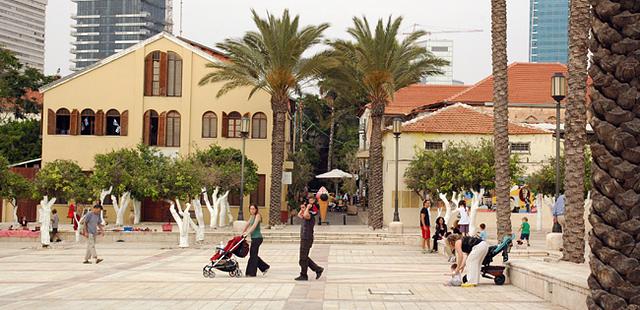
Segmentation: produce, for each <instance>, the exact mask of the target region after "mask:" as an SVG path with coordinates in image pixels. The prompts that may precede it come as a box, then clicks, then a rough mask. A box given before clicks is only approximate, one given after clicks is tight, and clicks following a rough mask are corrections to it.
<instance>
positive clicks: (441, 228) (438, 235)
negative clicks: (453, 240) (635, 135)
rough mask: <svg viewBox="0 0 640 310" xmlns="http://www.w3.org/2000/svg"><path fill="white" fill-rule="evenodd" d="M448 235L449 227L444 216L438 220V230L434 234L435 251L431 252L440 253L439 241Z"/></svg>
mask: <svg viewBox="0 0 640 310" xmlns="http://www.w3.org/2000/svg"><path fill="white" fill-rule="evenodd" d="M446 234H447V225H446V224H445V223H444V218H443V217H442V216H440V217H438V218H437V219H436V230H435V231H434V233H433V250H431V252H434V253H435V252H438V240H440V239H442V238H444V236H445V235H446Z"/></svg>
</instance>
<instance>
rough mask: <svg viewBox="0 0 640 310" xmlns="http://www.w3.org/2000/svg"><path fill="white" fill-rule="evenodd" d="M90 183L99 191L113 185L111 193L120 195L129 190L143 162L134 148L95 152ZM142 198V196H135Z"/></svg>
mask: <svg viewBox="0 0 640 310" xmlns="http://www.w3.org/2000/svg"><path fill="white" fill-rule="evenodd" d="M94 160H95V165H94V168H93V175H92V176H91V183H92V184H93V187H94V188H95V189H96V190H97V191H100V190H102V189H106V188H109V187H111V186H112V187H113V190H112V191H111V193H112V194H113V195H116V196H120V195H122V194H124V193H126V192H129V193H130V192H131V191H132V189H133V188H134V186H135V182H136V181H137V180H136V176H137V175H138V173H139V172H141V170H144V167H143V162H142V160H141V158H140V156H139V155H138V152H137V150H136V149H126V148H125V149H120V150H116V151H111V152H109V153H106V154H96V156H95V159H94ZM137 198H139V199H142V198H143V197H137Z"/></svg>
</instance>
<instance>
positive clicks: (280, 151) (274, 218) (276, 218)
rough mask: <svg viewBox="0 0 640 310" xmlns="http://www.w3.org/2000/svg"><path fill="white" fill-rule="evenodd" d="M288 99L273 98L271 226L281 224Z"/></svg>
mask: <svg viewBox="0 0 640 310" xmlns="http://www.w3.org/2000/svg"><path fill="white" fill-rule="evenodd" d="M288 100H289V99H288V98H287V97H284V99H283V100H277V99H274V98H271V109H272V110H273V129H272V131H271V135H272V137H271V190H270V193H269V225H277V224H279V223H280V209H281V205H280V204H281V203H282V167H283V162H284V151H285V145H284V127H285V124H286V112H287V111H286V109H287V105H288V103H289V102H288Z"/></svg>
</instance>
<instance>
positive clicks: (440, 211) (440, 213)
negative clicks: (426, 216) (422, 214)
mask: <svg viewBox="0 0 640 310" xmlns="http://www.w3.org/2000/svg"><path fill="white" fill-rule="evenodd" d="M441 216H442V208H438V214H437V215H436V219H438V218H439V217H441Z"/></svg>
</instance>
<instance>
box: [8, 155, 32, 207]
mask: <svg viewBox="0 0 640 310" xmlns="http://www.w3.org/2000/svg"><path fill="white" fill-rule="evenodd" d="M8 165H9V162H8V161H7V159H6V158H4V157H2V156H1V155H0V197H2V198H15V199H21V198H31V197H32V196H33V184H32V183H31V182H30V181H29V180H27V179H26V178H24V177H23V176H21V175H19V174H17V173H13V172H11V171H9V167H8Z"/></svg>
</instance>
